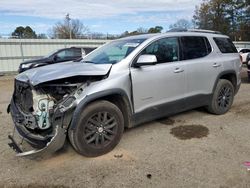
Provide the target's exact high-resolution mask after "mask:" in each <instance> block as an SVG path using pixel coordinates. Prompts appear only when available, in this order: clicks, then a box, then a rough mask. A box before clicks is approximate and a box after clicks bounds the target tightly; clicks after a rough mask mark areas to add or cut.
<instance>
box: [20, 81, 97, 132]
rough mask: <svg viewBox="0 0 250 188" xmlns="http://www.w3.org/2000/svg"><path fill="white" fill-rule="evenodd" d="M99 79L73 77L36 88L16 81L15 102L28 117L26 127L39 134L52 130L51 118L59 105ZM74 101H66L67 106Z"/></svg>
mask: <svg viewBox="0 0 250 188" xmlns="http://www.w3.org/2000/svg"><path fill="white" fill-rule="evenodd" d="M97 79H100V77H99V78H97V77H92V78H91V77H87V78H86V77H77V78H75V77H72V78H67V80H66V79H61V80H55V81H51V82H46V83H43V84H39V85H37V86H36V87H32V86H30V85H29V84H28V83H23V82H19V81H16V85H15V102H16V104H17V106H18V107H19V108H20V109H21V110H22V111H23V112H25V114H26V115H27V116H26V117H25V118H24V122H25V123H24V125H25V127H26V128H28V129H30V130H33V131H38V132H40V131H41V130H47V129H49V128H51V126H52V118H51V117H53V115H54V110H55V108H56V107H57V105H58V104H59V103H62V102H63V101H64V100H66V99H67V98H68V97H69V95H72V93H74V92H75V91H76V90H77V89H79V90H78V95H79V94H80V93H81V92H82V91H83V89H82V88H81V86H82V85H84V84H86V83H87V84H88V83H90V82H93V81H95V80H97ZM72 101H73V98H72V97H71V98H70V100H66V103H67V104H66V105H70V104H68V103H70V102H72ZM63 104H64V103H63ZM34 118H35V122H34Z"/></svg>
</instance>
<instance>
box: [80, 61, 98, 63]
mask: <svg viewBox="0 0 250 188" xmlns="http://www.w3.org/2000/svg"><path fill="white" fill-rule="evenodd" d="M82 62H83V63H93V64H96V63H95V62H93V61H82Z"/></svg>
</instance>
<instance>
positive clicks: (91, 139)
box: [87, 134, 98, 144]
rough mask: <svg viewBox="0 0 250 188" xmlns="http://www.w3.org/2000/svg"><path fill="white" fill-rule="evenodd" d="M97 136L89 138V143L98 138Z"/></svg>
mask: <svg viewBox="0 0 250 188" xmlns="http://www.w3.org/2000/svg"><path fill="white" fill-rule="evenodd" d="M97 136H98V135H97V134H95V135H94V136H93V137H91V138H90V139H89V140H87V144H90V143H91V142H93V141H94V140H95V139H96V137H97Z"/></svg>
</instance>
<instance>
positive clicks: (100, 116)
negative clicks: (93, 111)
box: [97, 112, 102, 122]
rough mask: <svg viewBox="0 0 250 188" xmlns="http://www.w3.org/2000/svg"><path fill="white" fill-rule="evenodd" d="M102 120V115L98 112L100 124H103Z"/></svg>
mask: <svg viewBox="0 0 250 188" xmlns="http://www.w3.org/2000/svg"><path fill="white" fill-rule="evenodd" d="M101 118H102V113H101V112H98V116H97V119H98V122H102V119H101Z"/></svg>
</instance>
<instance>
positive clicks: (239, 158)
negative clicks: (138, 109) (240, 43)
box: [0, 73, 250, 188]
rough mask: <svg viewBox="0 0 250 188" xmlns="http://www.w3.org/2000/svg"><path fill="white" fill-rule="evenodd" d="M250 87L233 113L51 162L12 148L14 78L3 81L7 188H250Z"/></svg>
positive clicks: (164, 124) (132, 134) (0, 143)
mask: <svg viewBox="0 0 250 188" xmlns="http://www.w3.org/2000/svg"><path fill="white" fill-rule="evenodd" d="M249 91H250V84H248V83H247V81H246V74H245V73H243V83H242V86H241V88H240V91H239V93H238V95H237V96H236V97H235V101H234V104H233V106H232V109H231V110H230V111H229V112H228V113H227V114H225V115H222V116H215V115H211V114H208V113H207V112H206V111H204V110H203V109H196V110H192V111H188V112H185V113H181V114H178V115H175V116H171V117H169V118H165V119H162V120H158V121H153V122H150V123H147V124H143V125H140V126H139V127H136V128H133V129H129V130H126V131H125V133H124V135H123V138H122V140H121V142H120V144H119V145H118V146H117V147H116V148H115V149H114V150H113V151H112V152H110V153H108V154H106V155H104V156H101V157H97V158H86V157H83V156H80V155H78V154H77V153H76V152H75V151H74V150H73V149H72V148H71V146H70V144H66V146H65V148H64V149H62V150H61V151H59V152H57V153H55V154H53V155H52V156H50V157H47V158H44V159H40V160H34V159H33V160H31V159H27V158H18V157H16V156H15V153H14V152H13V151H12V150H11V149H10V148H9V147H8V145H7V143H8V139H7V135H8V134H9V133H11V131H12V129H13V125H12V120H11V117H10V115H8V114H7V113H6V108H7V105H8V103H9V101H10V97H11V94H12V92H13V77H12V76H5V77H0V153H1V155H0V168H1V170H0V187H36V188H37V187H38V188H39V187H136V188H137V187H164V188H165V187H192V188H194V187H217V188H227V187H228V188H229V187H230V188H231V187H250V171H247V169H246V168H245V167H244V166H243V163H244V162H245V161H250V141H249V140H250V139H249V138H250V125H249V118H248V117H249V113H250V97H249Z"/></svg>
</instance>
